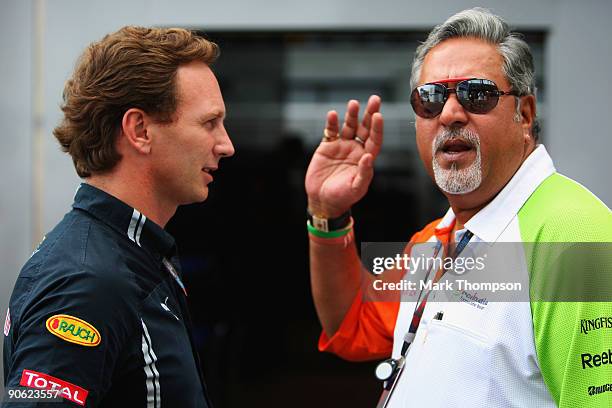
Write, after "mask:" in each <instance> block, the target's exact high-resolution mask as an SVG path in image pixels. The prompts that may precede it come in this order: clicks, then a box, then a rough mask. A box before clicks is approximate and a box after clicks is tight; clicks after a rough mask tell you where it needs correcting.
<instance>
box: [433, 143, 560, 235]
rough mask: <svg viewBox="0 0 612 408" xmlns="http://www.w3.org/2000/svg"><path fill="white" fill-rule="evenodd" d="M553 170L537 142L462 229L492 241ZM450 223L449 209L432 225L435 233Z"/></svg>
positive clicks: (551, 163) (550, 161)
mask: <svg viewBox="0 0 612 408" xmlns="http://www.w3.org/2000/svg"><path fill="white" fill-rule="evenodd" d="M555 171H556V170H555V166H554V164H553V161H552V159H551V157H550V156H549V154H548V152H547V151H546V148H545V147H544V145H539V146H538V147H537V148H536V149H535V150H534V151H533V152H531V154H530V155H529V156H528V157H527V159H525V161H524V162H523V164H521V167H519V169H518V171H517V172H516V173H515V174H514V176H512V178H511V179H510V181H509V182H508V184H506V186H505V187H504V188H503V189H502V190H501V191H500V192H499V194H497V196H495V198H494V199H493V200H492V201H491V202H490V203H489V204H487V205H486V206H485V207H484V208H483V209H482V210H480V211H478V213H476V214H475V215H474V216H473V217H472V218H470V220H469V221H468V222H466V223H465V228H466V229H468V230H470V231H472V232H473V233H474V235H475V236H476V237H478V238H479V239H480V240H482V241H484V242H489V243H492V242H496V241H497V239H498V238H499V236H500V235H501V233H502V232H503V231H504V229H505V228H506V227H507V226H508V224H510V221H512V219H513V218H514V217H515V216H516V214H517V213H518V212H519V210H520V209H521V207H522V206H523V204H525V202H526V201H527V199H528V198H529V197H530V196H531V194H532V193H533V192H534V191H535V190H536V189H537V188H538V186H539V185H540V184H541V183H542V182H543V181H544V180H545V179H546V178H548V177H549V176H550V175H552V174H553V173H554V172H555ZM454 225H455V214H454V212H453V210H452V208H449V210H448V211H447V213H446V215H445V216H444V218H442V221H440V223H439V224H438V226H437V227H436V236H437V235H438V233H437V231H438V229H440V230H441V231H444V229H446V228H449V227H450V229H452V227H453V226H454Z"/></svg>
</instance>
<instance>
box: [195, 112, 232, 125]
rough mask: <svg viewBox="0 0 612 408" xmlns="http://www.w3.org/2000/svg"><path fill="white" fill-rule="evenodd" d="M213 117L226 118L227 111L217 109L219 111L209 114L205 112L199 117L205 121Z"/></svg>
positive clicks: (201, 120)
mask: <svg viewBox="0 0 612 408" xmlns="http://www.w3.org/2000/svg"><path fill="white" fill-rule="evenodd" d="M211 119H225V112H224V111H222V110H217V111H213V112H209V113H207V114H204V115H202V116H200V118H199V119H198V120H199V121H200V122H202V123H204V122H207V121H209V120H211Z"/></svg>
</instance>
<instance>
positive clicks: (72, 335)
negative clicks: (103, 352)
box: [47, 314, 102, 347]
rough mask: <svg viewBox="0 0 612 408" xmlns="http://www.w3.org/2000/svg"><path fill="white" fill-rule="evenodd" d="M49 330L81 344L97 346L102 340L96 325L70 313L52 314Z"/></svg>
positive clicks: (48, 323)
mask: <svg viewBox="0 0 612 408" xmlns="http://www.w3.org/2000/svg"><path fill="white" fill-rule="evenodd" d="M47 330H49V332H50V333H52V334H53V335H55V336H57V337H59V338H60V339H62V340H65V341H68V342H70V343H74V344H79V345H81V346H87V347H95V346H97V345H98V344H100V341H102V338H101V337H100V332H98V330H97V329H96V328H95V327H93V326H92V325H91V324H89V323H87V322H86V321H85V320H81V319H79V318H77V317H74V316H70V315H65V314H61V315H55V316H51V317H50V318H48V319H47Z"/></svg>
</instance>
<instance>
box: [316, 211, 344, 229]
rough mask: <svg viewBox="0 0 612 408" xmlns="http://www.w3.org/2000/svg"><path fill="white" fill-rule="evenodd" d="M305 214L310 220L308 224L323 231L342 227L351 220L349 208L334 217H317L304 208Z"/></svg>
mask: <svg viewBox="0 0 612 408" xmlns="http://www.w3.org/2000/svg"><path fill="white" fill-rule="evenodd" d="M306 214H307V216H308V221H309V222H310V225H312V226H313V227H314V228H316V229H318V230H319V231H323V232H330V231H337V230H341V229H344V228H346V227H347V226H348V225H349V223H350V222H351V210H348V211H347V212H345V213H344V214H342V215H340V216H339V217H335V218H325V217H319V216H318V215H315V214H312V213H311V212H310V210H306Z"/></svg>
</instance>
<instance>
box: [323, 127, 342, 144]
mask: <svg viewBox="0 0 612 408" xmlns="http://www.w3.org/2000/svg"><path fill="white" fill-rule="evenodd" d="M337 139H338V134H337V133H336V134H335V135H334V136H330V135H329V132H328V131H327V129H323V139H321V141H323V142H333V141H334V140H337Z"/></svg>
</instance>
